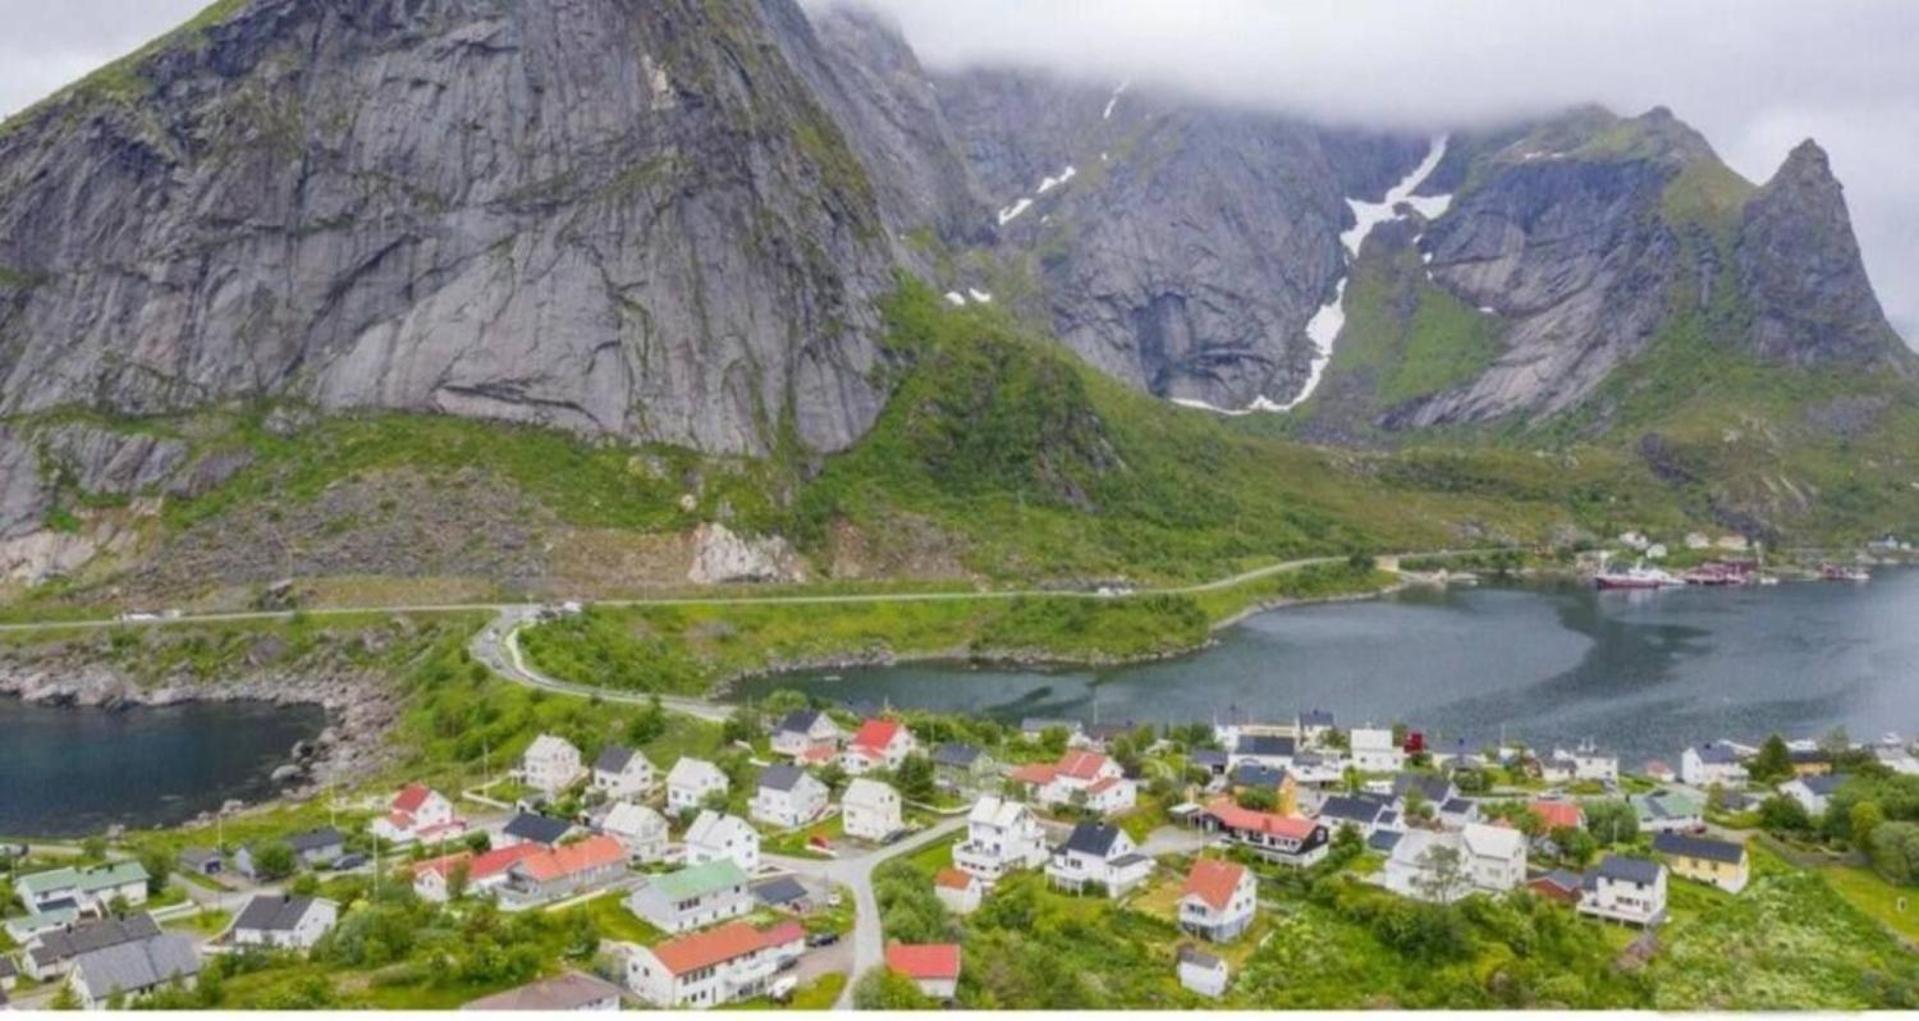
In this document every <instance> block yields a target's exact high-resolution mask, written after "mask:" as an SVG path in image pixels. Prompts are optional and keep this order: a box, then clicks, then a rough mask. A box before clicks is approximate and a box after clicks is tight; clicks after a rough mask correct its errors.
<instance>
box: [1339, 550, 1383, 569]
mask: <svg viewBox="0 0 1919 1021" xmlns="http://www.w3.org/2000/svg"><path fill="white" fill-rule="evenodd" d="M1378 566H1379V561H1377V560H1374V559H1373V555H1372V554H1371V553H1365V552H1355V553H1354V554H1353V555H1352V556H1349V557H1347V558H1346V567H1347V568H1348V569H1350V570H1352V571H1353V572H1355V573H1357V574H1371V573H1372V572H1373V569H1374V568H1377V567H1378Z"/></svg>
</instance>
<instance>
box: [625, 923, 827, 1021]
mask: <svg viewBox="0 0 1919 1021" xmlns="http://www.w3.org/2000/svg"><path fill="white" fill-rule="evenodd" d="M805 951H806V930H805V928H803V927H802V926H801V925H800V924H799V923H798V922H790V921H789V922H781V923H780V924H778V925H775V926H773V927H772V928H769V929H756V928H754V927H753V926H751V925H748V924H747V923H745V922H737V921H736V922H728V923H726V924H725V925H722V926H720V927H718V928H715V929H707V930H704V931H702V932H695V933H690V934H688V935H685V936H680V937H678V938H676V939H670V940H667V941H666V942H664V943H661V944H658V945H656V946H652V947H642V946H628V947H627V948H626V951H625V957H626V969H625V972H626V987H627V988H628V989H630V990H632V991H633V995H635V996H637V997H639V998H640V999H641V1000H643V1001H645V1003H646V1004H647V1005H648V1006H651V1007H657V1008H661V1009H665V1010H676V1009H683V1008H706V1007H717V1006H719V1005H721V1004H723V1003H732V1002H734V1001H735V1000H750V999H752V998H753V997H755V996H759V995H761V994H762V993H764V992H766V990H767V986H768V985H769V984H770V983H771V982H772V980H773V978H774V977H775V976H776V975H778V974H779V972H780V970H781V968H782V966H783V965H785V964H786V962H788V961H794V960H798V959H799V957H800V955H801V954H803V953H805Z"/></svg>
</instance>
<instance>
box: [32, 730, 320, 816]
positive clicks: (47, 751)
mask: <svg viewBox="0 0 1919 1021" xmlns="http://www.w3.org/2000/svg"><path fill="white" fill-rule="evenodd" d="M325 726H326V714H325V712H324V711H323V710H321V709H320V708H319V707H317V706H275V705H269V704H266V703H259V702H223V703H194V704H188V705H179V706H167V707H164V708H131V709H126V710H121V711H108V710H104V709H58V708H51V707H46V706H36V705H27V704H26V703H23V702H21V701H19V700H18V699H11V698H0V834H11V835H31V836H72V835H78V834H90V833H98V832H100V831H101V830H103V829H105V828H106V827H107V826H109V825H112V824H114V823H122V824H125V825H130V826H153V825H168V824H172V823H177V822H182V821H184V820H187V819H190V818H192V817H194V816H195V815H198V814H199V813H201V812H203V811H206V810H208V809H217V808H219V807H220V805H221V804H222V803H223V802H225V801H226V800H227V799H228V798H240V799H242V800H244V801H247V802H255V801H259V800H261V799H263V798H265V797H267V796H269V795H271V794H272V793H273V791H274V787H273V784H272V783H271V782H270V780H269V775H270V774H271V773H272V772H273V770H274V768H275V767H277V766H281V765H284V764H285V763H286V762H287V761H288V754H289V752H290V751H291V750H292V748H293V744H294V742H296V741H299V740H301V739H302V738H311V737H313V736H315V735H317V734H318V733H319V732H320V730H321V729H322V728H323V727H325Z"/></svg>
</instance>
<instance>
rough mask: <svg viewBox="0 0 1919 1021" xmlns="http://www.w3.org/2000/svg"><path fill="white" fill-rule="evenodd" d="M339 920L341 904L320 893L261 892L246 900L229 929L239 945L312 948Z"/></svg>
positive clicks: (297, 948)
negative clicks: (300, 895) (320, 896)
mask: <svg viewBox="0 0 1919 1021" xmlns="http://www.w3.org/2000/svg"><path fill="white" fill-rule="evenodd" d="M339 920H340V905H338V904H335V903H334V902H332V901H330V900H325V899H323V898H319V897H296V896H293V895H292V894H261V895H260V896H258V897H255V898H253V899H252V900H250V901H248V902H247V906H246V907H245V908H242V909H241V911H240V915H239V917H238V918H235V919H234V920H233V925H232V927H231V928H229V929H228V930H227V938H228V939H229V940H230V941H232V942H233V943H234V944H235V945H236V946H243V947H246V946H255V947H276V948H279V949H286V950H311V949H313V944H315V943H318V942H319V941H320V937H322V936H324V935H326V934H327V932H328V930H331V929H332V928H333V925H334V923H335V922H337V921H339Z"/></svg>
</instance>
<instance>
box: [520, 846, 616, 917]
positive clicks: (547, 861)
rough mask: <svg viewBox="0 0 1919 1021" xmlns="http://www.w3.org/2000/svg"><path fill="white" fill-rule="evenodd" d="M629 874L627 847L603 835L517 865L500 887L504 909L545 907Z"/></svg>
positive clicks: (557, 848)
mask: <svg viewBox="0 0 1919 1021" xmlns="http://www.w3.org/2000/svg"><path fill="white" fill-rule="evenodd" d="M625 874H626V845H625V844H622V843H620V842H619V841H618V840H617V839H615V838H613V837H609V836H607V835H606V834H604V833H602V834H599V835H597V836H591V837H588V838H586V839H585V840H582V841H580V842H579V843H577V844H562V845H560V846H559V847H555V848H553V849H552V850H545V849H542V851H541V853H539V854H535V855H530V856H528V857H526V858H522V859H520V860H519V861H518V862H515V863H514V864H513V865H512V866H511V867H510V868H509V869H508V870H507V881H506V882H505V883H504V884H502V885H501V887H500V906H501V907H503V908H507V909H509V910H512V909H517V908H528V907H532V906H534V905H536V904H545V903H547V902H549V901H555V900H559V899H561V898H563V897H570V896H572V895H574V894H576V893H580V892H583V891H586V890H591V889H595V888H597V887H601V886H604V885H606V884H607V883H609V882H612V881H613V880H615V879H618V878H619V877H620V876H623V875H625Z"/></svg>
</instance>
